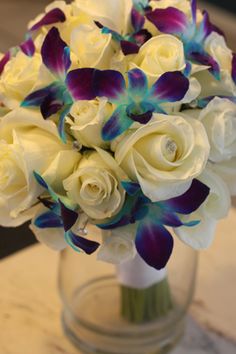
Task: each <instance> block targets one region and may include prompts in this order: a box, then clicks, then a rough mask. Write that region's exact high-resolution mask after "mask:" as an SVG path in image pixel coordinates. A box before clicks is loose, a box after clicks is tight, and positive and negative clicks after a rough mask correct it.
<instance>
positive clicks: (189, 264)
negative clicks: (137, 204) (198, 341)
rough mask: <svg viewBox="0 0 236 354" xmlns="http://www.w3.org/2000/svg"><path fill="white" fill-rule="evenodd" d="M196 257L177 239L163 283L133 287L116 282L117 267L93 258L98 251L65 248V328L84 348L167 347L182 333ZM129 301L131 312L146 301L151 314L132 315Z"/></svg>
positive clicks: (136, 353)
mask: <svg viewBox="0 0 236 354" xmlns="http://www.w3.org/2000/svg"><path fill="white" fill-rule="evenodd" d="M97 233H98V234H99V230H97ZM197 259H198V257H197V252H195V251H194V250H192V249H191V248H189V247H187V246H186V245H184V244H183V243H181V242H180V241H179V240H177V239H175V247H174V251H173V254H172V257H171V259H170V261H169V263H168V265H167V269H166V278H165V279H164V283H163V281H162V282H161V283H160V284H162V285H160V284H157V286H154V288H153V286H152V287H150V288H149V289H141V290H140V291H139V290H138V291H137V290H135V291H134V289H129V288H127V287H124V286H123V285H122V284H121V283H120V279H119V276H117V267H116V266H114V265H112V264H108V263H105V262H102V261H99V260H97V254H96V253H95V254H93V255H92V256H88V255H85V254H82V253H81V254H78V253H76V252H75V251H74V250H72V249H70V248H67V249H65V250H64V251H62V253H61V257H60V264H59V291H60V295H61V298H62V302H63V313H62V324H63V328H64V332H65V334H66V335H67V336H68V338H69V339H70V340H71V341H72V342H73V344H74V345H75V346H76V347H77V348H78V349H79V350H80V352H81V353H85V354H93V353H97V354H164V353H168V352H169V351H170V350H171V349H172V348H173V347H175V346H176V344H177V343H178V341H179V339H180V338H181V337H182V335H183V333H184V322H185V321H184V320H185V315H186V312H187V309H188V306H189V304H190V303H191V301H192V298H193V294H194V286H195V280H196V270H197ZM152 270H153V268H152ZM123 271H124V268H123ZM129 271H130V270H129ZM133 271H135V270H133ZM136 275H137V274H136ZM129 276H130V275H129ZM131 276H132V275H131ZM163 288H164V289H165V292H164V293H163V294H161V292H162V291H163V290H162V289H163ZM166 289H167V290H168V296H167V295H166V294H167V293H166ZM156 290H157V292H156ZM140 294H141V297H140ZM147 294H148V296H146V295H147ZM162 295H163V296H162ZM144 299H145V300H144ZM127 300H128V302H127ZM130 305H131V307H132V311H133V312H134V313H133V314H134V315H136V312H137V313H139V314H140V311H143V309H144V306H145V307H147V309H148V310H147V311H148V314H149V315H148V316H147V317H143V319H144V318H145V320H144V321H137V320H136V321H133V317H130V312H129V310H130V308H129V306H130ZM124 307H125V310H128V311H126V312H124ZM140 309H141V310H140ZM157 309H158V311H159V312H158V311H157ZM163 309H165V311H162V310H163ZM160 310H161V311H160ZM127 314H128V316H127ZM136 319H137V318H136Z"/></svg>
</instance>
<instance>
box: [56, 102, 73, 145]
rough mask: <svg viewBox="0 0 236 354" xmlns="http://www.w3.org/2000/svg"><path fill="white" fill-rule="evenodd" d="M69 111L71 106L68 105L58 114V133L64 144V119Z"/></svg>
mask: <svg viewBox="0 0 236 354" xmlns="http://www.w3.org/2000/svg"><path fill="white" fill-rule="evenodd" d="M70 109H71V105H68V106H66V107H65V108H64V109H63V110H62V112H61V114H60V119H59V124H58V132H59V135H60V137H61V139H62V141H63V142H64V143H66V134H65V119H66V117H67V115H68V113H69V112H70Z"/></svg>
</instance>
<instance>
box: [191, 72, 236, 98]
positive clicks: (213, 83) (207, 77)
mask: <svg viewBox="0 0 236 354" xmlns="http://www.w3.org/2000/svg"><path fill="white" fill-rule="evenodd" d="M220 74H221V79H220V80H216V79H215V78H214V76H213V75H212V74H211V73H210V72H209V71H208V70H203V71H200V72H197V73H196V74H194V76H195V77H196V79H197V80H198V81H199V83H200V85H201V88H202V91H201V97H200V98H204V97H209V96H235V95H236V85H235V84H234V82H233V80H232V76H231V73H229V72H228V71H226V70H222V71H221V73H220Z"/></svg>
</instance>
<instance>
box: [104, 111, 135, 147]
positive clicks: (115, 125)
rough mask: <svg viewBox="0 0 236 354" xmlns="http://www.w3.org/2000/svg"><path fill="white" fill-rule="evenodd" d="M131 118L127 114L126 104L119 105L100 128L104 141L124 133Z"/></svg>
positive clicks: (130, 123)
mask: <svg viewBox="0 0 236 354" xmlns="http://www.w3.org/2000/svg"><path fill="white" fill-rule="evenodd" d="M132 124H133V120H132V119H130V118H129V117H128V116H127V113H126V105H123V106H119V107H118V108H117V109H116V110H115V112H114V113H113V115H112V116H111V118H109V120H108V121H107V122H106V123H105V125H104V127H103V129H102V138H103V140H104V141H111V140H113V139H115V138H116V137H117V136H119V135H121V134H122V133H124V132H125V131H126V130H127V129H128V128H129V127H130V126H131V125H132Z"/></svg>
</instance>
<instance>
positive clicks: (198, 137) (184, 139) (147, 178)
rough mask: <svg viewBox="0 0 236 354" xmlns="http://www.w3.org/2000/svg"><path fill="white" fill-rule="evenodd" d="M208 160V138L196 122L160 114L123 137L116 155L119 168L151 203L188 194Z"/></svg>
mask: <svg viewBox="0 0 236 354" xmlns="http://www.w3.org/2000/svg"><path fill="white" fill-rule="evenodd" d="M208 156H209V143H208V139H207V135H206V132H205V129H204V127H203V125H202V124H201V123H200V122H199V121H197V120H195V119H193V118H182V117H178V116H166V115H162V114H154V115H153V118H152V120H151V121H150V122H149V123H148V124H147V125H145V126H141V127H140V128H139V129H137V130H135V131H130V132H128V133H127V134H126V135H124V137H123V139H121V140H120V141H119V143H118V144H117V146H116V151H115V159H116V161H117V162H118V164H119V165H120V166H121V167H122V169H123V170H124V171H125V172H126V173H127V175H128V176H129V178H130V179H131V180H133V181H138V182H139V183H140V186H141V188H142V190H143V193H144V194H145V195H146V196H147V197H149V198H150V199H151V200H152V201H153V202H156V201H160V200H166V199H169V198H173V197H176V196H179V195H181V194H183V193H184V192H185V191H187V190H188V189H189V187H190V185H191V182H192V180H193V178H195V177H197V176H198V175H200V174H201V172H202V171H203V169H204V168H205V165H206V162H207V159H208Z"/></svg>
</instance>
